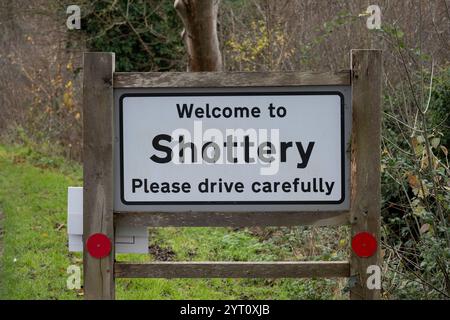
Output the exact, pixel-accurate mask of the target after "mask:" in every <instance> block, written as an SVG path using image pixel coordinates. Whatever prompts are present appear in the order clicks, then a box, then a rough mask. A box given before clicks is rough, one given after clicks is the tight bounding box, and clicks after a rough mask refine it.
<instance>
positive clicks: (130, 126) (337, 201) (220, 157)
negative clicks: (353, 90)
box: [116, 90, 348, 211]
mask: <svg viewBox="0 0 450 320" xmlns="http://www.w3.org/2000/svg"><path fill="white" fill-rule="evenodd" d="M116 100H117V105H118V106H117V107H118V110H117V111H118V117H117V126H118V130H117V133H116V135H117V139H116V140H117V141H118V143H119V145H118V148H117V149H118V155H117V157H116V158H117V160H118V161H116V167H117V176H118V180H119V181H120V183H119V186H118V188H119V190H117V196H118V197H119V199H118V200H119V201H116V204H117V203H118V206H119V207H128V208H129V207H130V206H131V207H133V206H134V207H138V208H140V209H141V210H145V211H154V210H164V209H167V208H168V211H176V210H181V211H188V210H197V211H198V210H200V211H202V210H203V211H214V210H216V209H217V210H219V209H220V210H225V211H226V210H227V209H229V210H233V211H236V210H237V208H238V211H253V210H255V209H257V210H263V211H272V210H275V209H276V210H286V211H292V210H297V211H298V210H299V209H305V208H308V206H309V207H310V208H312V209H313V210H321V209H322V208H327V210H330V208H329V206H330V205H332V206H334V207H335V208H338V207H339V208H343V207H345V206H347V202H348V201H346V200H347V193H348V191H347V190H348V159H347V156H346V147H345V145H346V141H347V140H348V134H347V133H348V130H346V127H345V118H346V111H345V107H346V105H345V103H346V101H345V95H344V94H343V93H342V92H341V91H317V90H315V91H292V90H291V91H285V92H280V91H273V92H266V91H265V92H251V93H249V92H192V93H190V92H186V93H149V92H147V93H136V92H134V93H123V94H120V96H117V97H116ZM347 129H348V128H347ZM177 208H178V209H177ZM137 211H139V210H137Z"/></svg>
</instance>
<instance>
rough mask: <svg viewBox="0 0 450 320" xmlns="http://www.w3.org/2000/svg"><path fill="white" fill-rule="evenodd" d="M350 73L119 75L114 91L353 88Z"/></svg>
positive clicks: (115, 74) (115, 80)
mask: <svg viewBox="0 0 450 320" xmlns="http://www.w3.org/2000/svg"><path fill="white" fill-rule="evenodd" d="M350 83H351V79H350V71H341V72H337V73H327V72H326V73H311V72H192V73H189V72H147V73H137V72H136V73H135V72H129V73H127V72H125V73H122V72H116V73H114V88H211V87H264V86H271V87H274V86H275V87H290V86H292V87H295V86H312V85H322V86H326V85H343V86H344V85H350Z"/></svg>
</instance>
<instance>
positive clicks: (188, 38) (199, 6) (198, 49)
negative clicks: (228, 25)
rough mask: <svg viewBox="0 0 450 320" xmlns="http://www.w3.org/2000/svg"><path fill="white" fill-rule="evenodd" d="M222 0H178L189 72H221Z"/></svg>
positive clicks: (176, 0)
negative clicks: (219, 26)
mask: <svg viewBox="0 0 450 320" xmlns="http://www.w3.org/2000/svg"><path fill="white" fill-rule="evenodd" d="M219 3H220V0H175V4H174V6H175V10H176V11H177V12H178V15H179V16H180V17H181V20H182V21H183V24H184V28H185V29H184V30H183V32H182V33H181V36H182V37H183V41H184V44H185V46H186V50H187V52H188V56H189V64H188V71H194V72H195V71H222V55H221V53H220V48H219V39H218V37H217V13H218V10H219Z"/></svg>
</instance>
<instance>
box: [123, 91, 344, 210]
mask: <svg viewBox="0 0 450 320" xmlns="http://www.w3.org/2000/svg"><path fill="white" fill-rule="evenodd" d="M289 95H300V96H308V95H309V96H318V95H337V96H339V97H340V98H341V117H340V120H341V123H340V124H341V182H342V183H341V199H340V200H337V201H336V200H334V201H127V200H125V194H124V192H125V190H124V168H123V164H124V157H123V100H124V99H125V98H127V97H185V96H193V97H196V96H197V97H201V96H211V97H214V96H289ZM344 110H345V98H344V94H343V93H342V92H340V91H275V92H270V91H269V92H232V91H229V92H228V91H227V92H183V93H181V92H168V93H124V94H122V95H121V96H120V98H119V139H120V201H121V202H122V204H124V205H261V204H262V205H264V204H269V205H277V204H278V205H280V204H283V205H331V204H342V203H343V202H344V201H345V195H346V192H345V189H346V184H347V181H346V179H345V112H344Z"/></svg>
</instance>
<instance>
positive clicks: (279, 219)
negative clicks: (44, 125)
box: [83, 50, 382, 299]
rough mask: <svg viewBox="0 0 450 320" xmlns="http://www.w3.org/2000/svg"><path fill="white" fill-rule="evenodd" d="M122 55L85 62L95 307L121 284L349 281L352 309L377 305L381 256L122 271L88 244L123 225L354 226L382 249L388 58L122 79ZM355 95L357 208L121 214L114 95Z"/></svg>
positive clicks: (87, 279)
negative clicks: (373, 281) (310, 91)
mask: <svg viewBox="0 0 450 320" xmlns="http://www.w3.org/2000/svg"><path fill="white" fill-rule="evenodd" d="M114 66H115V57H114V54H113V53H85V55H84V82H83V124H84V130H83V142H84V147H83V166H84V174H83V175H84V194H83V199H84V203H83V215H84V217H83V219H84V220H83V221H84V222H83V223H84V225H83V228H84V229H83V231H84V235H83V246H84V250H83V266H84V269H83V273H84V296H85V298H86V299H114V298H115V278H301V277H305V278H312V277H347V278H351V279H352V280H353V281H350V282H349V283H350V284H351V286H350V298H351V299H378V298H379V295H380V291H379V290H376V289H375V290H370V289H368V288H367V285H366V281H367V277H368V274H367V267H368V266H370V265H378V266H381V257H380V249H379V246H378V248H377V251H376V253H375V254H374V255H373V256H371V257H368V258H361V257H358V256H357V255H356V254H355V253H354V252H353V251H351V253H350V257H349V260H348V261H314V262H309V261H300V262H299V261H295V262H291V261H289V262H151V263H144V264H139V263H118V262H116V261H115V258H114V257H115V252H114V246H113V248H112V251H111V253H110V254H109V255H108V256H107V257H104V258H102V259H97V258H94V257H92V256H91V255H90V254H89V253H88V250H87V247H86V242H87V239H88V238H89V236H90V235H93V234H96V233H103V234H105V235H106V236H107V237H108V238H109V239H110V240H111V242H112V243H114V224H115V223H117V222H118V221H121V222H124V223H126V224H129V225H134V226H143V225H145V226H148V227H167V226H174V227H194V226H208V227H223V226H231V227H245V226H295V225H311V226H333V225H345V224H347V225H350V226H351V238H352V237H353V236H354V235H355V234H357V233H360V232H369V233H370V234H372V235H373V236H374V237H375V238H376V239H377V240H378V243H380V193H381V192H380V145H381V139H380V132H381V110H380V108H381V87H382V83H381V82H382V81H381V80H382V54H381V51H380V50H352V52H351V69H350V70H348V71H342V72H338V73H304V72H287V73H285V72H270V73H259V72H253V73H246V72H236V73H215V72H211V73H209V72H208V73H203V72H200V73H117V72H115V70H114ZM274 85H275V86H283V87H286V86H292V87H299V86H318V85H320V86H328V85H336V86H339V85H340V86H350V85H351V88H352V118H353V120H352V142H351V148H350V146H349V148H348V150H347V152H351V199H350V202H351V205H350V206H351V208H350V210H349V211H343V212H341V211H337V212H336V211H328V212H327V211H325V212H244V213H243V212H225V213H224V212H177V213H174V212H161V213H147V212H127V213H124V212H114V205H113V203H114V201H113V197H114V184H113V183H114V164H113V159H114V150H113V149H114V141H113V140H114V119H113V118H114V115H113V109H114V89H115V88H155V87H157V88H173V87H179V88H188V87H191V88H192V87H196V88H206V87H264V86H272V87H273V86H274Z"/></svg>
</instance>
